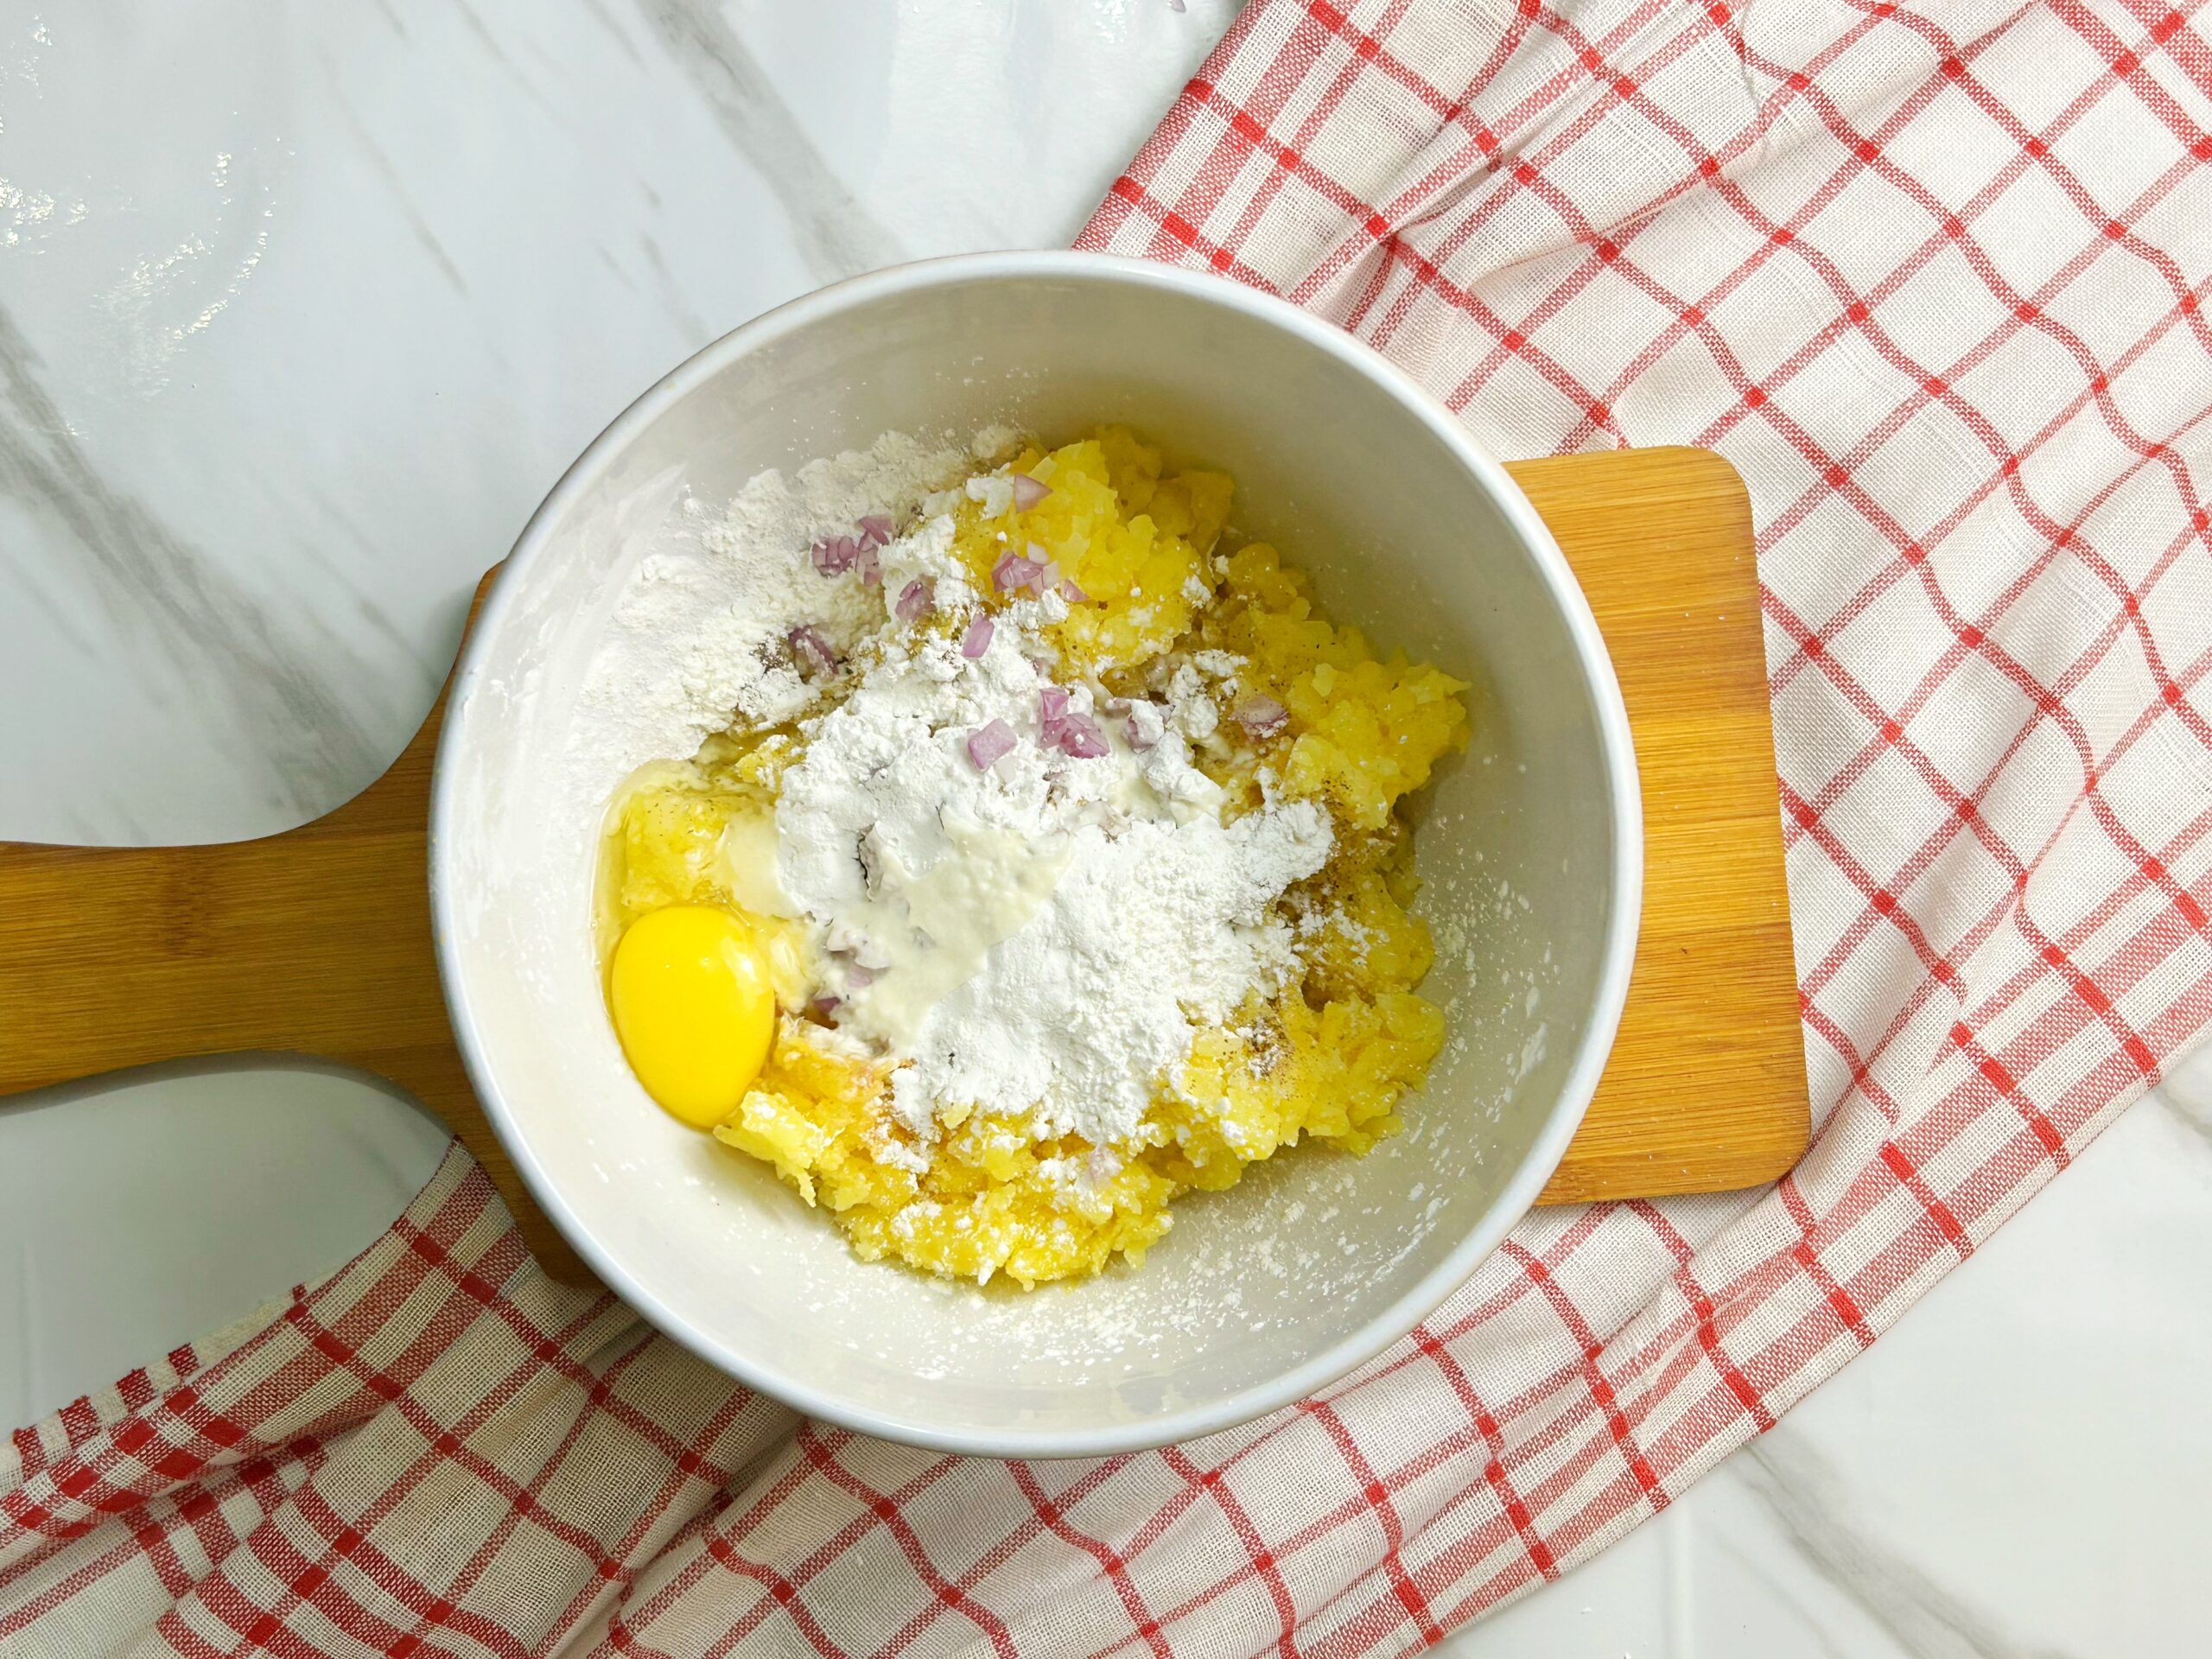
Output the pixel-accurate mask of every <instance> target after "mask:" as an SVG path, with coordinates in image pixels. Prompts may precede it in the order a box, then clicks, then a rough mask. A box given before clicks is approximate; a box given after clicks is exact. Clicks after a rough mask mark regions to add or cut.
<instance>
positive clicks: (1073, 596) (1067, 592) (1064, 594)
mask: <svg viewBox="0 0 2212 1659" xmlns="http://www.w3.org/2000/svg"><path fill="white" fill-rule="evenodd" d="M1060 597H1061V598H1062V599H1065V601H1067V602H1068V603H1069V604H1071V605H1088V604H1090V594H1086V593H1084V591H1083V589H1082V588H1078V587H1077V586H1076V584H1075V578H1074V577H1072V576H1062V577H1061V578H1060Z"/></svg>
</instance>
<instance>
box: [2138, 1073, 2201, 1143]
mask: <svg viewBox="0 0 2212 1659" xmlns="http://www.w3.org/2000/svg"><path fill="white" fill-rule="evenodd" d="M2152 1098H2153V1099H2155V1100H2156V1101H2157V1102H2158V1103H2159V1104H2160V1105H2162V1106H2164V1108H2165V1109H2167V1110H2168V1111H2169V1112H2171V1113H2172V1114H2173V1119H2174V1122H2177V1123H2178V1124H2180V1125H2181V1126H2182V1128H2184V1129H2187V1130H2188V1131H2189V1132H2190V1134H2191V1135H2195V1136H2196V1138H2197V1139H2198V1140H2200V1141H2203V1142H2204V1144H2205V1145H2206V1147H2212V1096H2207V1097H2206V1098H2204V1099H2202V1100H2191V1099H2187V1098H2184V1097H2183V1095H2182V1094H2181V1092H2180V1091H2179V1090H2176V1089H2174V1088H2173V1087H2172V1086H2171V1085H2168V1086H2167V1087H2165V1088H2163V1089H2160V1090H2158V1092H2157V1093H2156V1094H2155V1095H2154V1096H2152Z"/></svg>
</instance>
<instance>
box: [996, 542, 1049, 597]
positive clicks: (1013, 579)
mask: <svg viewBox="0 0 2212 1659" xmlns="http://www.w3.org/2000/svg"><path fill="white" fill-rule="evenodd" d="M1032 545H1034V543H1032ZM991 581H992V582H993V583H994V584H995V585H996V587H997V588H998V590H999V591H1000V592H1001V593H1002V594H1006V593H1012V592H1013V591H1014V589H1015V588H1028V589H1029V590H1030V591H1031V592H1033V593H1039V594H1041V593H1043V592H1044V591H1045V567H1044V564H1043V563H1041V562H1039V560H1036V559H1025V558H1024V557H1022V556H1021V555H1020V554H1019V553H1009V554H1007V556H1005V557H1004V558H1002V559H1001V560H1000V561H999V562H998V563H996V564H995V565H993V566H992V567H991Z"/></svg>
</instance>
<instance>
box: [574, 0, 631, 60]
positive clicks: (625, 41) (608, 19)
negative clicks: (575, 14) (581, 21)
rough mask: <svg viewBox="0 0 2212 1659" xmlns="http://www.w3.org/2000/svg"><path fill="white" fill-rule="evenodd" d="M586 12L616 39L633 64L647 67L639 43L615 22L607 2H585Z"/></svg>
mask: <svg viewBox="0 0 2212 1659" xmlns="http://www.w3.org/2000/svg"><path fill="white" fill-rule="evenodd" d="M584 10H585V11H586V12H588V14H590V16H591V20H592V21H593V22H595V23H597V24H598V25H599V26H600V27H601V29H605V30H606V31H607V33H608V34H609V35H613V37H614V43H615V44H616V45H617V46H619V47H620V48H622V50H623V53H624V54H626V56H627V57H628V58H629V60H630V61H631V62H632V63H634V64H636V65H637V66H638V67H639V68H640V69H642V68H644V67H645V54H644V53H642V52H640V51H639V50H638V43H637V42H636V41H633V40H632V39H631V38H630V31H629V30H628V29H625V28H623V27H622V25H621V24H620V23H618V22H615V21H614V16H613V13H612V12H610V11H608V10H607V0H584Z"/></svg>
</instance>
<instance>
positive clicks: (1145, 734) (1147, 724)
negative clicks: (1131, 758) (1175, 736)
mask: <svg viewBox="0 0 2212 1659" xmlns="http://www.w3.org/2000/svg"><path fill="white" fill-rule="evenodd" d="M1146 706H1147V708H1149V707H1151V705H1150V704H1147V705H1146ZM1128 708H1129V725H1128V740H1129V747H1131V748H1133V749H1140V750H1141V749H1150V748H1156V747H1159V744H1160V739H1161V738H1163V737H1165V736H1166V734H1167V723H1166V721H1164V720H1161V719H1160V718H1159V717H1158V711H1157V710H1156V709H1155V710H1154V718H1153V719H1152V720H1151V721H1145V720H1142V719H1140V718H1139V717H1138V715H1137V712H1136V705H1135V703H1131V704H1130V705H1128Z"/></svg>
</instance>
